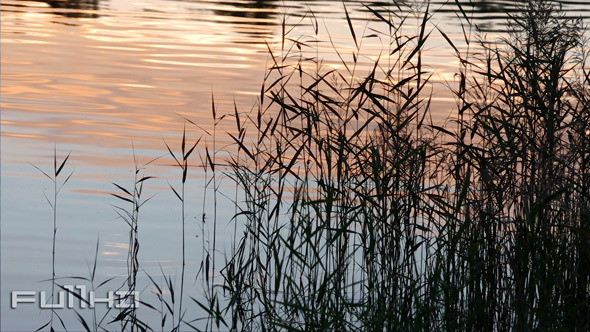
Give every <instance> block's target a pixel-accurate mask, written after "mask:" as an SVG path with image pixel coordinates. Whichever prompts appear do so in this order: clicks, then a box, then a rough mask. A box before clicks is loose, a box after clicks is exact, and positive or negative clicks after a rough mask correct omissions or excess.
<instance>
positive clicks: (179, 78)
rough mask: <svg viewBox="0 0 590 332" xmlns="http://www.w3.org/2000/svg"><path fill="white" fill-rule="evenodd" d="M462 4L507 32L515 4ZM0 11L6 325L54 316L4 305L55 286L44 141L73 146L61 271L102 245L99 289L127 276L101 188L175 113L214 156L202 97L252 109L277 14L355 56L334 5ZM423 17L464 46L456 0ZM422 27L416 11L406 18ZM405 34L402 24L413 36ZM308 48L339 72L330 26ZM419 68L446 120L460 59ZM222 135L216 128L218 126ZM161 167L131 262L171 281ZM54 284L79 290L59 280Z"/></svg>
mask: <svg viewBox="0 0 590 332" xmlns="http://www.w3.org/2000/svg"><path fill="white" fill-rule="evenodd" d="M461 3H462V4H463V8H464V9H465V10H466V11H467V12H468V14H469V15H470V16H471V17H472V18H473V20H474V22H475V23H476V24H477V25H478V26H479V27H480V28H481V29H482V30H483V31H485V33H486V34H487V35H488V36H489V37H496V36H498V35H500V34H502V31H503V30H504V19H505V17H506V15H507V13H509V12H514V10H515V9H514V3H515V1H477V2H474V3H473V4H470V3H469V2H468V1H462V2H461ZM562 3H563V6H564V9H566V11H567V12H568V15H571V16H580V15H581V16H584V17H588V16H590V4H589V3H588V2H587V1H581V0H580V1H564V2H562ZM1 4H2V8H1V15H2V17H1V22H2V23H1V28H2V29H1V44H2V45H1V46H2V48H1V53H2V54H1V55H2V56H1V61H2V62H1V63H2V69H1V70H2V80H1V94H2V96H1V108H2V112H1V126H2V127H1V134H2V136H1V140H2V141H1V153H2V155H1V157H2V160H1V162H2V185H1V190H2V192H1V194H2V197H1V203H2V210H1V222H2V224H1V227H2V228H1V231H2V235H1V236H2V238H1V240H2V243H1V249H2V253H1V255H2V293H1V296H2V299H1V304H2V311H1V314H2V323H1V324H2V326H1V330H2V331H16V330H19V331H31V330H35V329H36V328H38V327H40V326H41V325H43V324H44V323H45V322H46V321H47V320H48V319H49V311H48V310H41V309H39V306H38V305H36V304H20V305H19V307H18V308H17V309H11V308H10V306H9V301H10V292H11V291H13V290H23V291H29V290H31V291H37V292H39V291H43V290H45V291H48V290H49V289H50V285H49V284H48V283H47V282H43V280H45V279H48V278H50V277H51V244H52V243H51V235H52V210H51V208H50V207H49V206H48V204H47V202H46V200H45V197H44V193H45V194H47V195H48V196H50V195H51V190H52V183H51V182H50V181H49V180H48V179H47V178H45V177H44V176H43V175H42V173H41V172H39V171H38V170H36V169H35V168H34V167H33V166H31V164H34V165H36V166H38V167H40V168H42V169H44V170H47V171H49V170H50V169H51V167H52V160H53V154H54V148H55V147H56V149H57V155H58V157H59V158H63V157H64V156H65V155H67V153H69V152H71V157H70V161H69V163H68V166H66V169H65V170H64V172H67V173H66V174H69V172H72V171H73V172H74V173H73V176H72V178H71V180H70V182H69V183H68V184H67V185H66V186H65V187H64V189H63V191H62V192H61V194H60V198H59V206H58V226H59V229H58V233H57V248H56V257H57V258H56V263H57V267H56V274H57V276H58V277H68V276H83V277H87V276H88V273H89V272H88V268H87V263H88V262H89V263H90V264H91V263H92V261H93V259H94V252H95V245H96V243H97V241H98V242H99V252H98V270H99V272H98V276H97V278H98V283H100V282H101V281H102V280H105V279H106V278H108V277H110V276H122V275H125V273H126V255H127V253H126V252H127V241H128V237H127V236H128V235H127V232H128V230H127V227H126V225H125V223H124V222H123V221H122V220H120V219H118V218H117V214H116V213H115V211H114V209H113V207H112V206H111V204H120V201H117V199H115V198H114V197H112V196H110V195H109V193H111V192H114V191H115V187H114V186H113V185H112V184H111V182H116V183H119V184H121V185H124V186H126V187H130V186H131V185H132V181H133V172H132V170H133V168H134V164H133V148H134V149H135V154H136V156H137V159H138V160H139V162H140V163H145V162H148V161H150V160H152V159H153V158H156V157H159V156H162V155H164V154H165V151H166V148H165V144H164V142H163V141H166V142H169V144H170V145H171V146H172V147H175V148H179V143H178V142H179V139H180V137H181V136H182V128H183V122H184V120H183V117H187V118H189V119H191V120H192V121H193V122H196V123H198V124H199V125H200V126H201V127H202V129H199V128H196V127H194V126H189V127H187V132H188V137H189V139H190V140H192V141H194V140H196V139H197V138H198V137H203V140H202V143H201V146H202V147H204V146H205V144H207V145H208V146H209V147H211V146H212V139H211V138H210V137H208V136H207V135H206V134H205V133H204V130H210V129H211V128H212V124H213V122H212V120H211V96H212V95H214V96H215V103H216V106H217V108H218V113H220V114H223V113H233V103H234V100H235V103H236V104H237V106H238V108H239V109H240V110H241V111H244V112H245V111H248V110H249V109H251V108H252V107H253V105H254V104H255V102H256V96H257V94H258V93H259V90H260V84H261V82H262V77H263V75H264V71H265V68H267V67H268V66H269V64H270V63H269V58H268V51H267V46H266V43H268V44H270V45H277V44H278V43H279V42H280V39H281V20H282V17H283V16H284V15H285V14H286V15H287V16H288V19H287V25H288V26H289V27H290V26H293V25H294V24H296V23H297V22H299V20H300V19H301V17H303V16H305V14H306V13H307V12H308V10H309V9H311V10H312V11H313V12H314V13H315V15H316V16H317V17H318V18H319V20H320V26H322V25H325V27H327V29H328V31H329V33H330V35H331V37H332V39H333V41H334V44H335V45H336V46H337V47H338V48H339V49H340V50H341V52H342V53H343V54H347V51H348V50H351V49H352V47H353V44H352V39H351V38H350V34H349V31H348V26H347V24H346V21H345V16H344V12H343V5H342V3H341V2H340V1H307V2H306V3H304V2H300V1H246V0H237V1H230V2H228V1H209V0H204V1H196V0H195V1H190V0H180V1H173V0H143V1H133V0H131V1H123V0H103V1H98V0H86V1H84V0H79V1H75V0H68V1H10V0H2V2H1ZM376 4H378V5H380V6H383V5H384V4H385V2H379V3H376ZM347 7H348V9H349V10H350V11H351V16H352V18H353V21H354V26H355V30H356V31H357V34H358V35H359V36H360V35H368V34H370V33H371V32H370V30H368V28H370V27H372V28H383V27H380V26H379V24H377V23H375V22H368V20H370V19H371V15H370V13H368V12H367V11H366V10H365V9H363V7H362V6H360V5H359V2H354V1H350V2H347ZM413 7H414V8H415V9H416V10H423V8H424V6H423V5H421V4H415V5H414V6H413ZM431 9H432V10H433V11H435V12H436V14H435V16H434V17H433V19H432V22H431V25H430V27H431V28H432V27H433V26H434V24H436V25H438V26H439V27H440V28H441V29H442V30H444V31H445V32H446V33H447V34H448V35H449V36H451V37H452V38H453V39H454V40H455V42H457V43H458V44H459V45H461V36H462V32H461V27H460V22H459V20H458V19H457V13H456V11H457V7H456V5H455V4H454V1H449V4H446V2H444V1H440V2H432V5H431ZM417 22H419V18H416V22H413V23H412V24H414V23H417ZM309 23H310V22H309V20H307V19H304V20H303V22H302V24H299V25H298V27H297V28H296V29H295V30H294V31H293V32H292V36H294V37H297V36H302V35H303V36H305V35H308V36H312V35H313V29H312V28H311V26H310V24H309ZM411 30H412V27H411V26H410V27H408V33H411V32H412V31H411ZM361 33H362V34H361ZM319 39H320V40H321V41H323V42H321V43H319V53H320V56H321V57H323V58H325V59H326V61H325V66H333V67H337V63H338V61H337V58H336V57H335V56H334V53H333V52H332V51H331V46H330V43H329V39H328V36H327V34H326V30H325V29H321V30H320V36H319ZM381 47H382V44H381V41H379V40H378V39H376V38H367V39H366V40H365V41H364V43H363V49H364V52H363V55H364V56H365V57H367V58H375V57H376V56H377V54H378V52H379V50H381ZM349 53H350V52H348V54H349ZM362 59H366V58H364V57H362V58H361V61H364V60H362ZM424 61H425V63H426V64H427V66H428V68H429V70H431V71H433V72H434V73H435V74H434V76H433V82H434V83H435V84H434V111H435V117H438V118H439V119H444V118H446V117H447V116H449V114H452V111H453V105H454V101H453V99H452V97H451V96H450V95H449V94H448V92H446V89H445V88H444V85H445V82H450V81H452V80H453V74H454V73H455V72H456V68H457V60H456V59H455V58H454V56H453V52H452V50H450V49H449V47H447V46H446V42H445V41H444V40H443V39H442V37H440V35H438V34H437V33H433V36H432V38H431V41H430V44H429V50H428V51H427V52H426V53H425V54H424ZM225 126H226V124H225V123H222V124H221V127H220V128H221V129H225V128H226V127H225ZM218 130H219V132H220V133H223V130H220V129H219V128H218ZM228 130H229V129H228ZM220 142H223V139H221V140H220ZM218 144H220V143H219V142H218ZM220 158H221V157H220ZM169 159H170V158H169V157H163V158H160V159H158V160H157V161H155V162H153V163H152V164H150V165H149V166H148V167H146V169H145V171H144V172H145V174H146V175H150V176H156V177H157V179H153V180H151V181H149V183H146V184H147V186H146V189H145V192H146V195H150V196H154V197H153V199H152V200H151V201H150V202H149V203H148V204H146V205H145V208H144V209H143V210H142V211H141V216H140V230H139V231H140V239H141V249H140V260H141V266H142V268H143V269H144V270H145V271H146V272H147V273H149V274H150V275H152V276H154V277H156V278H157V276H158V275H160V274H161V272H160V271H161V270H160V266H161V268H162V270H163V271H164V272H165V273H166V274H170V275H172V276H175V275H177V274H178V272H179V257H180V255H179V253H180V246H179V243H180V235H179V234H180V228H181V226H180V219H179V218H180V207H179V204H178V202H177V201H176V200H175V198H174V194H173V193H172V192H171V191H170V189H169V187H168V183H170V184H172V185H177V184H178V183H179V180H180V174H179V173H178V171H177V170H175V169H174V168H173V167H170V165H171V163H172V161H171V160H169ZM193 163H194V164H199V163H200V162H199V160H198V159H195V160H194V161H193ZM224 183H225V182H223V181H222V182H221V186H222V187H223V186H224ZM203 184H204V176H203V174H202V172H200V171H199V169H198V168H196V167H195V168H193V172H192V177H190V178H189V182H188V185H189V186H190V188H191V190H189V197H188V199H187V202H188V209H187V214H186V215H187V234H188V236H187V238H189V239H190V240H189V241H188V249H187V251H188V252H191V253H196V254H194V255H192V258H190V259H189V261H188V268H187V276H189V277H188V278H187V280H191V281H192V276H193V275H194V274H195V273H196V270H197V269H198V264H199V263H198V262H199V259H200V255H201V254H200V253H201V250H200V248H201V246H202V243H203V241H202V240H203V234H205V240H206V241H207V240H210V239H211V238H212V236H213V234H212V228H211V227H210V226H209V224H207V223H206V224H205V226H204V233H203V232H202V230H201V228H200V225H201V224H200V223H199V222H198V220H201V218H202V215H203V213H205V214H206V215H208V216H212V215H213V213H214V211H213V206H212V204H209V201H210V200H209V201H206V204H205V207H204V209H203V204H202V202H203V197H204V196H205V195H207V194H209V195H210V194H211V193H210V190H204V189H203V188H204V186H203ZM219 206H220V207H219V208H218V210H217V220H218V221H219V225H220V226H219V227H218V233H219V234H218V239H219V240H218V241H219V242H220V243H219V244H218V246H219V247H222V248H228V247H229V246H230V242H231V236H229V235H227V234H231V231H232V230H233V226H232V225H230V224H229V220H230V219H231V217H232V215H233V212H234V209H233V206H232V205H231V203H230V201H229V200H225V199H221V200H220V202H219ZM209 218H211V217H209ZM207 220H210V219H207ZM220 258H223V255H222V254H220ZM141 278H143V280H144V281H145V279H146V278H145V275H144V276H143V277H141ZM177 279H178V278H177ZM123 280H124V278H123V277H119V278H118V279H116V280H115V281H113V283H112V286H109V285H107V286H105V287H104V288H103V289H102V291H104V292H103V293H104V294H106V291H108V290H114V289H116V288H117V287H118V286H119V285H120V284H121V283H122V282H123ZM60 283H64V284H67V283H70V284H75V283H76V282H75V281H73V280H72V279H61V280H60ZM190 284H191V285H192V283H190ZM143 285H144V288H142V290H143V291H144V292H145V294H146V297H147V296H148V294H149V293H150V291H151V289H150V288H149V287H148V286H147V282H144V283H143ZM109 287H110V288H109ZM196 292H197V293H198V290H196ZM101 295H103V294H102V293H100V294H97V296H101ZM81 313H82V314H83V315H85V317H87V316H86V315H89V313H88V312H84V311H81ZM62 317H63V318H64V320H65V321H66V324H67V325H68V327H69V328H70V330H78V329H80V328H81V325H79V324H78V322H77V320H76V318H75V316H74V315H73V313H72V312H69V311H63V312H62Z"/></svg>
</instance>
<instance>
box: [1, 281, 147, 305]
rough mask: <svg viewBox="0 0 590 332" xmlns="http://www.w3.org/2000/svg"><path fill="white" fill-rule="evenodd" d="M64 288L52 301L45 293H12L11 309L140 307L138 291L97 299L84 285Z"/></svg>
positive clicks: (117, 293)
mask: <svg viewBox="0 0 590 332" xmlns="http://www.w3.org/2000/svg"><path fill="white" fill-rule="evenodd" d="M63 288H64V289H65V290H61V291H58V292H57V293H56V295H57V296H56V299H51V295H48V294H47V292H45V291H40V292H37V291H30V290H28V291H23V290H19V291H12V292H10V307H11V308H12V309H16V308H18V306H19V304H35V303H36V304H38V305H39V307H40V308H41V309H65V308H68V309H73V308H80V309H85V308H88V307H90V308H94V307H95V306H96V305H97V304H106V306H107V307H108V308H115V309H125V308H137V307H139V292H137V291H134V292H130V291H125V290H118V291H108V292H106V296H103V297H97V294H96V292H94V291H92V290H91V291H87V288H86V286H84V285H64V286H63ZM49 300H51V303H49ZM56 300H57V301H56Z"/></svg>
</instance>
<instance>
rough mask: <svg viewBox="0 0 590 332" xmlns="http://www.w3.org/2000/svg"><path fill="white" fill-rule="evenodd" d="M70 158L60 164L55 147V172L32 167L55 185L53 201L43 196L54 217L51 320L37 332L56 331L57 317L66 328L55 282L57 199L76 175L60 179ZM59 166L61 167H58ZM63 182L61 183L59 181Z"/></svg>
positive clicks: (68, 156)
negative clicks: (58, 309) (57, 308)
mask: <svg viewBox="0 0 590 332" xmlns="http://www.w3.org/2000/svg"><path fill="white" fill-rule="evenodd" d="M69 158H70V154H69V153H68V155H67V156H66V157H65V158H64V159H63V160H62V161H61V162H60V163H58V161H57V147H54V150H53V171H52V172H49V174H51V175H49V174H48V173H46V172H45V171H43V170H42V169H41V168H39V167H38V166H35V165H32V164H31V165H32V166H33V167H35V168H36V169H37V170H38V171H40V172H41V173H42V174H43V175H45V177H46V178H48V179H49V180H50V181H51V182H52V183H53V192H52V199H51V200H50V199H49V197H47V194H46V193H45V192H43V195H44V196H45V200H46V201H47V203H48V204H49V206H50V207H51V210H52V212H53V213H52V216H53V236H52V239H51V279H50V281H51V300H50V301H52V302H51V304H50V307H51V318H50V319H49V322H47V323H46V324H44V325H43V326H41V327H40V328H38V329H37V331H40V330H42V329H44V328H45V327H47V326H49V330H50V331H52V332H53V331H54V328H53V319H54V317H57V318H58V319H59V321H60V323H61V325H62V327H64V328H65V326H64V322H63V320H62V319H61V317H60V316H59V315H58V314H57V312H56V311H55V303H54V302H55V286H56V283H55V280H56V274H55V245H56V237H57V228H58V227H57V212H58V209H57V202H58V200H57V198H58V195H59V193H60V191H61V190H62V188H63V187H64V186H65V185H66V183H68V181H69V180H70V178H71V177H72V175H73V174H74V172H73V171H72V172H71V173H70V174H69V175H68V176H67V177H66V178H65V179H63V180H62V178H63V176H62V177H60V175H61V174H62V171H63V169H64V167H65V166H66V163H67V161H68V159H69ZM58 165H59V166H58ZM60 180H61V181H62V182H61V183H60V182H59V181H60Z"/></svg>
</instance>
